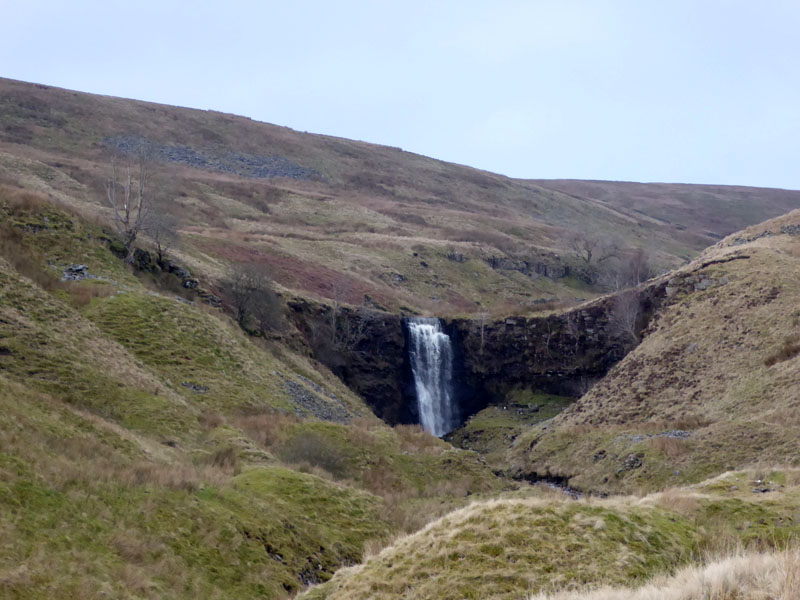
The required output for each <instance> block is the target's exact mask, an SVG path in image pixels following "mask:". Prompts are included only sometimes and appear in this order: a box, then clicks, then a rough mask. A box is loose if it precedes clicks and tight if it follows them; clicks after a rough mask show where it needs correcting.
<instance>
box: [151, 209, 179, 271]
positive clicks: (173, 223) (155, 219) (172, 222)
mask: <svg viewBox="0 0 800 600" xmlns="http://www.w3.org/2000/svg"><path fill="white" fill-rule="evenodd" d="M178 225H179V222H178V219H176V218H175V217H173V216H172V215H170V214H168V213H166V212H165V211H163V210H160V207H154V208H153V210H151V211H149V212H148V214H147V218H146V219H145V223H144V226H143V229H144V231H145V232H146V233H147V234H148V235H149V236H150V237H151V238H152V240H153V244H154V245H155V247H156V259H157V261H158V264H159V265H161V264H163V263H164V258H165V257H166V255H167V253H168V252H169V251H170V250H171V249H173V248H175V246H176V245H177V243H178V239H179V235H178Z"/></svg>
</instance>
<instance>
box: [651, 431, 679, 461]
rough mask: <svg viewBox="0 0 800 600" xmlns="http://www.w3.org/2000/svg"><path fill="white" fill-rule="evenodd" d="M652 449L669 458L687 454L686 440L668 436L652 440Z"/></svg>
mask: <svg viewBox="0 0 800 600" xmlns="http://www.w3.org/2000/svg"><path fill="white" fill-rule="evenodd" d="M650 447H651V448H653V450H656V451H657V452H660V453H661V454H663V455H664V456H666V457H668V458H677V457H679V456H683V455H684V454H686V452H687V447H686V440H684V439H683V438H674V437H668V436H658V437H654V438H650Z"/></svg>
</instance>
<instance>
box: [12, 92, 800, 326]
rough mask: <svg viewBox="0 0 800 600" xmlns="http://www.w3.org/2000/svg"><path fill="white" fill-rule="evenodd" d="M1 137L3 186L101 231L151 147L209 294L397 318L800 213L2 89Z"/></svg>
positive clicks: (739, 197) (544, 284) (540, 295)
mask: <svg viewBox="0 0 800 600" xmlns="http://www.w3.org/2000/svg"><path fill="white" fill-rule="evenodd" d="M0 120H2V127H0V182H5V183H7V184H13V185H17V184H18V185H21V186H22V187H24V188H25V189H33V190H37V191H39V192H42V193H45V194H47V195H50V196H52V197H54V198H58V199H59V200H60V201H62V202H65V203H67V204H69V205H71V206H75V207H80V208H81V209H82V210H84V211H87V212H88V213H90V214H95V215H100V216H102V217H103V218H108V217H109V216H110V210H109V208H108V207H107V205H106V202H105V190H104V184H105V181H106V180H107V178H108V177H109V176H110V173H111V160H112V158H113V157H114V155H115V154H119V153H122V155H123V157H124V153H125V152H131V151H133V150H134V149H135V148H136V147H137V144H139V143H140V142H142V141H143V140H144V141H146V142H147V145H148V148H150V151H151V153H152V156H153V159H154V167H153V174H152V181H153V187H154V190H155V196H156V200H157V202H158V204H159V206H160V209H159V210H161V211H162V212H163V213H164V214H166V215H172V216H174V217H176V218H177V219H178V222H179V229H180V231H181V233H182V244H181V247H180V249H179V251H178V256H179V257H180V258H181V260H182V262H183V263H184V264H186V265H187V266H189V267H190V268H191V269H193V270H194V271H197V272H199V273H201V274H202V275H203V276H204V277H205V278H206V279H207V280H209V281H212V282H213V281H215V280H218V279H219V278H220V277H222V276H223V275H224V274H225V273H226V272H227V271H228V270H229V269H230V267H231V264H233V263H237V262H246V263H256V264H260V265H263V266H264V267H265V268H266V270H267V271H268V272H269V274H270V275H271V277H273V278H274V279H275V280H276V281H277V282H278V283H279V284H280V285H281V286H283V287H284V288H286V289H288V290H292V291H294V292H300V293H302V294H304V295H310V296H313V297H317V298H325V299H328V300H334V301H337V302H349V303H352V304H356V305H358V304H361V303H362V302H364V301H365V300H366V301H368V302H369V303H371V305H373V306H380V307H384V308H387V309H389V310H392V311H405V312H409V313H415V312H422V313H430V314H437V315H445V314H474V313H476V312H480V311H486V310H494V311H497V312H498V313H500V314H502V313H504V312H506V313H507V312H509V311H520V310H526V309H530V308H531V307H532V306H535V302H543V301H554V300H555V301H568V302H573V301H574V300H575V298H586V297H587V296H591V295H593V294H595V293H596V292H597V291H598V290H597V289H595V287H596V286H593V285H587V281H586V278H584V277H582V270H583V269H584V267H585V266H586V265H585V264H583V263H582V261H581V260H580V259H578V258H577V257H576V256H575V254H574V252H573V251H572V250H571V249H570V240H571V238H572V237H573V236H574V235H576V234H581V235H585V234H586V233H587V232H588V233H591V234H592V235H594V236H602V237H603V238H604V239H607V240H613V241H614V243H615V244H616V245H617V246H619V247H620V248H623V249H627V250H626V251H629V252H630V251H633V250H635V249H636V248H644V249H646V250H647V252H648V254H649V257H648V258H649V262H650V263H651V264H652V265H653V267H654V268H655V269H656V270H663V269H665V268H669V267H674V266H677V265H679V264H680V263H681V262H683V261H684V260H685V259H687V258H690V257H692V256H694V255H695V254H696V253H697V252H699V251H700V250H702V249H703V248H705V247H706V246H708V245H709V244H711V243H714V242H715V241H717V240H718V239H719V238H721V237H723V236H724V235H727V234H729V233H731V232H733V231H736V230H739V229H741V228H743V227H745V226H747V225H750V224H752V223H756V222H759V221H762V220H764V219H767V218H770V217H774V216H777V215H779V214H783V213H785V212H787V211H789V210H791V209H793V208H798V207H800V192H793V191H782V190H763V189H755V188H737V187H720V186H675V185H660V184H625V183H612V182H569V181H567V182H564V181H525V180H514V179H509V178H506V177H503V176H500V175H496V174H492V173H488V172H485V171H479V170H477V169H472V168H468V167H463V166H459V165H453V164H448V163H444V162H442V161H437V160H433V159H430V158H426V157H423V156H418V155H415V154H411V153H408V152H403V151H402V150H400V149H398V148H389V147H384V146H377V145H372V144H366V143H362V142H356V141H351V140H346V139H340V138H331V137H327V136H320V135H313V134H307V133H301V132H297V131H293V130H290V129H287V128H284V127H277V126H274V125H269V124H266V123H259V122H255V121H252V120H250V119H247V118H245V117H237V116H234V115H227V114H222V113H218V112H213V111H201V110H190V109H184V108H178V107H171V106H162V105H156V104H151V103H146V102H138V101H132V100H124V99H119V98H109V97H102V96H95V95H90V94H83V93H78V92H71V91H67V90H61V89H57V88H51V87H48V86H42V85H34V84H29V83H22V82H17V81H12V80H7V79H3V80H0ZM117 159H118V160H119V156H118V157H117ZM499 290H502V292H499Z"/></svg>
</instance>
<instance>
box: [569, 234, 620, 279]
mask: <svg viewBox="0 0 800 600" xmlns="http://www.w3.org/2000/svg"><path fill="white" fill-rule="evenodd" d="M569 246H570V248H571V249H572V251H573V253H574V254H575V256H576V257H577V258H578V259H579V260H580V261H581V262H582V263H583V265H582V266H583V275H584V278H585V279H586V281H587V282H588V283H596V282H597V279H598V273H599V271H600V266H601V264H602V263H604V262H605V261H608V260H610V259H612V258H613V257H615V256H617V255H618V253H619V242H618V241H617V240H615V239H614V238H612V237H611V236H609V235H607V234H605V233H602V232H599V231H594V230H588V231H578V232H576V233H574V234H573V235H572V237H571V238H570V239H569Z"/></svg>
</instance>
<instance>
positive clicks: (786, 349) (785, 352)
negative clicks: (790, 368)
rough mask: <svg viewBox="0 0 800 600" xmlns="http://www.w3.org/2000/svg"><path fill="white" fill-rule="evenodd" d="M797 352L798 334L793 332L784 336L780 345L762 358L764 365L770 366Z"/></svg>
mask: <svg viewBox="0 0 800 600" xmlns="http://www.w3.org/2000/svg"><path fill="white" fill-rule="evenodd" d="M798 354H800V335H799V334H796V333H794V334H792V335H788V336H786V337H785V338H784V340H783V344H782V345H781V347H780V348H779V349H778V350H776V351H775V352H773V353H772V354H770V355H769V356H767V357H766V358H765V359H764V365H765V366H767V367H771V366H772V365H774V364H776V363H779V362H783V361H785V360H789V359H790V358H794V357H795V356H797V355H798Z"/></svg>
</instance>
